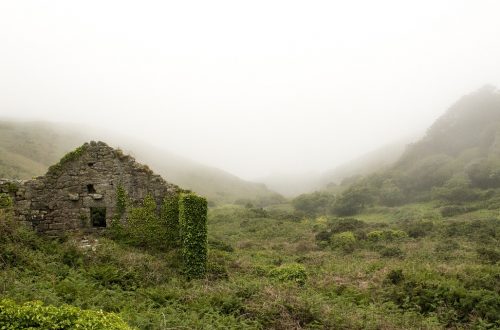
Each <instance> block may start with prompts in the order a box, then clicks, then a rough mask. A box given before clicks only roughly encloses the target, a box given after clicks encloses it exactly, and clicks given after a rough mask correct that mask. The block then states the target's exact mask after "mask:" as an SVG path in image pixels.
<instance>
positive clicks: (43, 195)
mask: <svg viewBox="0 0 500 330" xmlns="http://www.w3.org/2000/svg"><path fill="white" fill-rule="evenodd" d="M118 187H121V188H122V189H124V190H125V191H126V193H127V195H128V198H129V200H130V201H131V203H137V204H138V203H140V202H141V201H142V200H143V199H144V198H145V197H146V196H147V195H148V194H150V195H151V196H153V197H154V199H155V200H156V202H157V205H161V202H162V200H163V199H164V198H165V197H167V196H168V195H169V194H177V193H179V192H180V191H181V189H180V188H179V187H177V186H176V185H173V184H170V183H167V182H166V181H165V180H164V179H163V178H162V177H161V176H159V175H156V174H154V173H153V172H152V171H151V170H150V169H149V168H148V167H147V166H145V165H142V164H139V163H138V162H136V161H135V160H134V159H133V158H132V157H131V156H128V155H124V154H123V153H122V152H121V151H120V150H116V149H113V148H111V147H109V146H108V145H107V144H105V143H103V142H91V143H85V144H84V145H83V146H81V147H79V148H77V149H76V150H74V151H72V152H70V153H69V154H67V155H66V156H65V157H63V158H62V159H61V161H60V162H59V163H58V164H56V165H53V166H51V167H50V168H49V170H48V172H47V173H46V174H45V175H44V176H41V177H37V178H35V179H33V180H28V181H18V180H4V179H2V180H0V192H3V193H9V194H10V195H11V196H12V198H13V201H14V212H15V215H16V217H17V218H18V219H19V220H20V221H22V222H24V223H25V224H27V225H29V226H32V227H33V228H34V229H35V230H36V231H38V232H40V233H46V234H49V235H58V234H61V233H64V232H66V231H73V230H81V229H84V230H97V229H98V228H104V227H106V226H109V225H110V223H111V221H112V219H113V216H114V215H115V214H116V212H117V210H116V207H117V188H118Z"/></svg>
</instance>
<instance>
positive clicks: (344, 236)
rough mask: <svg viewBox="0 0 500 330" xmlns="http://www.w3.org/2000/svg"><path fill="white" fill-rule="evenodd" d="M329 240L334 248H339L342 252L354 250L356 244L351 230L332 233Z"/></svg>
mask: <svg viewBox="0 0 500 330" xmlns="http://www.w3.org/2000/svg"><path fill="white" fill-rule="evenodd" d="M330 240H331V246H332V247H333V248H334V249H341V250H342V251H344V252H352V251H354V248H355V245H356V237H355V236H354V233H353V232H352V231H345V232H342V233H338V234H333V236H332V237H331V239H330Z"/></svg>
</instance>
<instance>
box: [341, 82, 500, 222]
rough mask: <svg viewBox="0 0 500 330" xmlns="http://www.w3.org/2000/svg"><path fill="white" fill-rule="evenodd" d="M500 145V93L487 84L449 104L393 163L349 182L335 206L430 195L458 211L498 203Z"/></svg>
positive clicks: (350, 209)
mask: <svg viewBox="0 0 500 330" xmlns="http://www.w3.org/2000/svg"><path fill="white" fill-rule="evenodd" d="M499 144H500V92H499V91H498V90H497V89H496V88H494V87H492V86H485V87H483V88H481V89H479V90H477V91H476V92H474V93H471V94H469V95H466V96H464V97H462V98H461V99H460V100H458V101H457V102H456V103H455V104H453V105H452V106H451V107H450V108H449V109H448V111H446V112H445V114H444V115H443V116H441V117H440V118H439V119H438V120H437V121H436V122H435V123H434V124H433V125H432V126H431V127H430V128H429V130H428V131H427V134H426V136H425V137H424V138H423V139H421V140H420V141H418V142H416V143H414V144H412V145H409V146H408V148H407V149H406V151H405V153H404V154H403V155H402V156H401V158H400V159H399V160H398V161H397V162H396V163H395V164H394V165H393V166H392V167H391V168H389V169H386V170H382V171H379V172H377V173H375V174H372V175H368V176H365V177H362V178H360V179H358V180H357V181H356V182H354V183H353V184H352V185H350V186H349V188H347V189H346V190H345V191H344V192H343V193H342V194H341V195H340V196H339V197H338V198H337V200H336V202H335V204H336V205H335V207H333V208H334V209H335V210H336V213H338V214H354V213H357V212H359V211H360V210H362V209H363V208H364V207H365V206H367V205H373V204H375V205H377V204H378V205H384V206H395V205H401V204H405V203H411V202H426V201H431V200H432V201H437V202H439V203H441V205H453V207H454V208H455V209H456V210H461V211H466V210H467V209H477V208H483V207H489V208H491V207H496V206H495V205H498V198H499V197H498V196H500V190H499V188H500V145H499ZM457 205H462V206H460V207H458V206H457ZM464 205H468V206H467V207H465V206H464Z"/></svg>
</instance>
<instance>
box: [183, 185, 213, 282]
mask: <svg viewBox="0 0 500 330" xmlns="http://www.w3.org/2000/svg"><path fill="white" fill-rule="evenodd" d="M179 226H180V237H181V243H182V258H183V261H184V267H185V272H186V275H187V276H188V278H199V277H202V276H203V275H204V274H205V271H206V267H207V200H206V199H205V198H203V197H200V196H197V195H196V194H194V193H187V194H181V195H180V198H179Z"/></svg>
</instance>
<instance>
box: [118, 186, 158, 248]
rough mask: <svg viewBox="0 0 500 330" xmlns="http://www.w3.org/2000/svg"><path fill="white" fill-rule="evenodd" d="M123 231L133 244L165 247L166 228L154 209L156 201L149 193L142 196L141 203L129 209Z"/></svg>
mask: <svg viewBox="0 0 500 330" xmlns="http://www.w3.org/2000/svg"><path fill="white" fill-rule="evenodd" d="M124 233H125V234H126V237H128V239H129V241H130V243H131V244H133V245H137V246H145V247H153V248H163V247H165V236H166V234H165V233H166V228H165V226H164V225H163V224H162V223H161V221H160V218H159V216H158V214H157V211H156V201H155V199H154V198H153V196H152V195H151V194H148V195H147V196H146V198H144V200H143V202H142V205H141V206H139V207H132V208H130V209H129V212H128V217H127V221H126V225H125V226H124Z"/></svg>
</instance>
